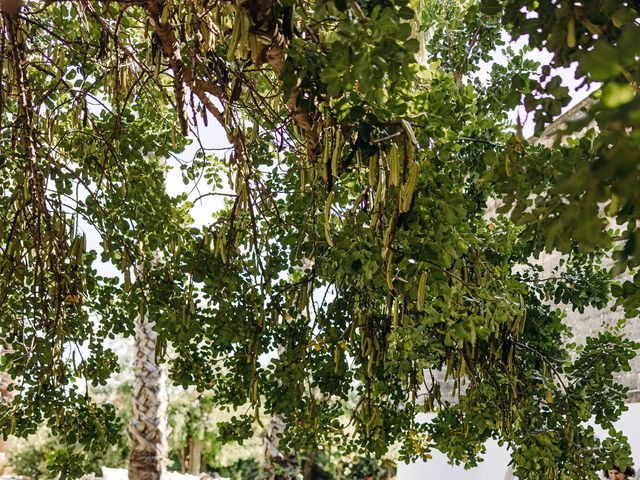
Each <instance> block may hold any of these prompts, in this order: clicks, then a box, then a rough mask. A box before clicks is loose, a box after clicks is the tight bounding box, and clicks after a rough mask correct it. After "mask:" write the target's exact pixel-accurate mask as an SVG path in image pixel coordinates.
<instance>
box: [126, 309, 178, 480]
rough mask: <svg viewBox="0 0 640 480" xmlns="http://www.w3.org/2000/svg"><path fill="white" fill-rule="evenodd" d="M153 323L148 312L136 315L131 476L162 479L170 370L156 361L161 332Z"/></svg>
mask: <svg viewBox="0 0 640 480" xmlns="http://www.w3.org/2000/svg"><path fill="white" fill-rule="evenodd" d="M153 327H154V322H151V321H150V320H149V316H148V314H146V313H145V314H144V315H139V316H138V318H137V319H136V335H135V350H136V353H135V363H134V374H135V380H134V384H133V416H132V418H131V422H130V423H129V438H130V441H131V453H130V454H129V479H130V480H160V477H161V476H162V474H163V473H164V472H165V470H166V463H167V455H168V450H169V447H168V441H167V404H168V397H167V373H166V369H165V368H164V367H163V366H162V365H159V364H158V362H157V361H156V343H157V338H158V334H157V333H156V332H155V331H154V330H153Z"/></svg>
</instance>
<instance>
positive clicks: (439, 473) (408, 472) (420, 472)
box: [397, 403, 640, 480]
mask: <svg viewBox="0 0 640 480" xmlns="http://www.w3.org/2000/svg"><path fill="white" fill-rule="evenodd" d="M627 406H628V407H629V410H628V411H626V412H624V413H623V414H622V417H621V418H620V420H619V421H618V422H616V424H615V427H616V429H618V430H620V431H622V432H623V433H624V434H625V435H626V436H627V437H628V438H629V443H630V444H631V452H632V455H633V460H634V462H635V465H636V467H638V466H640V403H630V404H628V405H627ZM420 417H421V418H420V420H421V421H422V420H423V421H429V419H431V418H433V415H421V416H420ZM594 429H595V431H596V435H597V436H598V437H600V438H606V436H607V433H606V432H605V431H603V430H602V429H601V428H598V427H597V426H595V427H594ZM486 447H487V452H486V453H485V455H484V459H485V460H484V462H482V463H480V464H479V465H478V466H477V467H476V468H473V469H471V470H465V469H464V467H462V466H454V465H449V464H448V463H447V457H446V456H445V455H444V454H442V453H440V452H438V451H434V452H432V454H433V458H432V459H430V460H428V461H427V462H422V461H418V462H415V463H411V464H404V463H399V464H398V474H397V480H432V479H433V480H440V479H455V480H503V479H505V480H508V479H510V478H511V477H510V476H509V475H508V471H509V467H508V464H509V460H510V458H509V453H508V452H507V449H506V447H499V446H498V444H497V442H495V441H494V440H490V441H489V442H487V445H486Z"/></svg>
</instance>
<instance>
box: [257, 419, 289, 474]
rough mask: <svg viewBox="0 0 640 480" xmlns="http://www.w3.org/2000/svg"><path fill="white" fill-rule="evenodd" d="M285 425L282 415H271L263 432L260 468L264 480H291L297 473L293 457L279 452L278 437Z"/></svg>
mask: <svg viewBox="0 0 640 480" xmlns="http://www.w3.org/2000/svg"><path fill="white" fill-rule="evenodd" d="M285 428H286V423H285V421H284V417H283V416H282V415H273V416H272V417H271V420H269V423H268V424H267V427H266V429H265V432H264V457H263V463H262V466H261V470H262V478H263V479H265V480H292V479H294V478H296V473H297V472H298V462H297V461H296V458H295V456H293V455H288V454H285V453H283V452H282V451H281V450H280V435H281V434H282V432H284V429H285Z"/></svg>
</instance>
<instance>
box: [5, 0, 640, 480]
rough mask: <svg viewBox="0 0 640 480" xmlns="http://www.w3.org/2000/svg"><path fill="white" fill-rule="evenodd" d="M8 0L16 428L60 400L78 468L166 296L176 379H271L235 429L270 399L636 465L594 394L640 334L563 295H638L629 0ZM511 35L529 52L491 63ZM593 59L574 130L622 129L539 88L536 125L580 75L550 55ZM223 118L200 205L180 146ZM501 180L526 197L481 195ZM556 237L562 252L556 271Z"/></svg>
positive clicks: (202, 167)
mask: <svg viewBox="0 0 640 480" xmlns="http://www.w3.org/2000/svg"><path fill="white" fill-rule="evenodd" d="M0 6H1V7H2V17H1V18H2V24H1V28H2V38H1V41H2V43H1V44H0V56H1V57H2V64H1V71H0V75H1V76H0V80H1V81H0V84H1V91H0V95H1V99H0V100H1V101H0V144H1V145H2V150H1V151H2V152H3V153H2V157H1V158H0V171H1V172H2V177H1V180H0V182H1V183H0V187H1V192H2V195H0V215H1V216H2V222H1V223H0V229H1V230H0V236H1V238H2V242H1V244H0V253H1V257H0V279H1V280H0V282H1V285H2V288H1V290H0V305H1V307H2V309H1V310H0V311H1V313H0V331H1V332H2V333H1V339H2V342H3V343H4V344H5V349H6V352H5V354H4V356H3V357H4V358H3V365H4V368H5V369H6V370H7V371H9V372H10V373H11V374H12V376H13V377H14V378H15V385H14V389H15V391H16V392H17V395H16V396H15V398H14V399H13V401H12V403H11V404H6V405H2V415H1V416H0V428H2V431H3V432H4V433H5V434H9V433H12V434H19V435H27V434H29V433H30V432H33V431H35V429H36V427H37V425H38V424H40V423H42V422H47V423H48V424H49V426H50V427H51V428H52V429H53V430H54V431H59V432H60V433H61V434H62V435H63V436H64V437H65V439H66V441H67V443H68V444H69V446H70V450H68V451H64V452H63V451H61V452H60V454H59V456H58V458H56V462H54V463H55V465H56V466H57V468H59V469H60V470H61V471H62V472H63V473H64V474H65V475H72V474H74V473H76V470H77V468H78V466H79V465H80V463H79V462H78V459H79V458H80V455H81V448H76V449H74V446H76V447H82V448H91V449H101V448H104V446H105V445H108V444H109V443H110V442H111V441H112V439H113V438H114V436H115V435H117V434H118V433H119V428H118V425H117V422H115V416H114V415H113V409H112V407H110V406H109V405H99V404H96V403H95V402H93V400H92V398H91V395H90V392H91V387H90V385H99V384H104V383H105V382H106V380H107V378H108V377H109V375H110V374H111V373H112V372H113V371H114V369H115V368H117V362H116V358H115V355H114V353H113V352H112V351H110V350H109V349H107V348H105V347H104V345H103V340H104V339H105V338H107V337H113V336H115V335H118V334H125V335H130V334H132V331H133V319H134V317H135V315H136V313H137V312H141V311H148V312H149V313H150V315H151V316H152V318H153V319H154V320H155V321H156V328H157V329H158V332H159V333H160V340H161V343H160V348H159V351H158V355H159V356H162V355H164V354H165V346H166V345H168V344H171V349H172V351H173V353H172V354H171V369H172V378H173V380H174V381H175V382H176V383H178V384H182V385H185V386H187V385H195V386H196V387H197V388H198V389H200V390H210V391H212V392H214V394H215V395H214V396H215V398H216V400H217V401H219V402H220V404H223V405H231V406H234V407H239V406H241V405H246V404H249V405H250V406H251V407H252V408H251V409H250V412H249V413H247V414H246V415H243V416H240V417H237V418H234V419H233V420H232V421H230V422H228V423H226V424H225V425H224V426H223V427H224V428H222V431H223V434H224V435H225V436H227V437H228V438H242V437H248V436H250V434H251V432H252V430H253V428H256V423H257V422H259V421H260V416H259V412H260V410H261V409H263V410H264V411H266V412H267V413H269V414H276V413H279V414H283V415H284V417H285V418H286V422H287V430H286V433H285V438H284V442H285V444H286V445H288V446H289V447H291V448H293V449H296V450H299V451H307V450H309V449H313V448H317V447H318V446H319V445H323V444H327V443H329V442H330V443H331V444H332V445H334V446H336V447H337V448H340V449H343V450H344V451H355V452H361V453H363V454H369V453H371V454H383V453H384V452H385V451H386V450H387V449H388V447H389V446H390V445H392V444H394V443H401V444H402V455H403V458H405V459H415V458H418V457H423V458H428V457H429V455H430V453H429V452H430V451H431V450H432V449H433V448H437V449H439V450H442V451H444V452H446V453H447V454H448V455H449V456H450V458H451V459H452V460H454V461H464V462H466V463H467V464H468V465H473V464H474V463H475V462H477V461H478V456H479V454H480V453H481V452H482V448H483V447H482V445H483V443H484V441H486V440H487V439H488V438H492V437H493V438H497V439H499V440H501V441H504V442H505V443H506V444H508V445H509V446H510V447H511V449H512V451H513V458H514V460H515V462H516V464H517V473H518V474H519V475H520V476H527V477H528V478H530V479H537V478H540V479H541V478H572V477H575V476H577V475H580V476H583V477H584V476H589V475H590V472H591V471H592V470H593V472H594V473H593V475H595V469H596V467H602V466H607V465H610V464H611V462H613V464H619V465H625V464H628V462H629V461H630V459H629V458H628V456H629V452H628V446H627V445H626V441H625V439H624V438H621V436H620V435H617V434H615V433H613V432H612V435H611V437H610V438H609V439H607V440H605V441H601V440H600V439H597V438H595V434H594V431H593V428H592V427H590V426H587V425H586V424H585V422H586V421H587V420H588V419H589V418H591V417H592V416H595V419H596V422H597V423H599V424H600V425H602V426H604V427H605V428H610V427H612V422H613V421H614V420H615V419H616V418H617V417H618V416H619V414H620V412H621V411H622V410H623V409H624V401H625V399H626V389H625V388H623V387H622V386H621V385H619V384H617V383H615V382H614V381H613V374H614V373H616V372H619V371H623V370H625V369H628V368H629V361H630V360H631V359H632V358H633V356H634V355H635V351H636V350H637V348H638V345H637V344H636V343H634V342H632V341H630V340H629V339H626V338H625V337H624V336H623V335H622V334H620V332H619V331H615V330H614V331H603V332H601V333H599V334H598V335H596V336H595V337H594V338H592V339H589V340H588V341H587V343H586V345H584V346H583V347H581V348H580V349H578V351H576V352H574V354H573V355H571V353H572V352H571V349H570V348H569V346H567V343H566V339H567V337H568V335H569V331H568V328H567V326H566V325H565V323H564V322H563V314H562V313H561V311H560V310H559V309H558V308H557V307H555V306H552V305H551V304H550V302H549V299H553V300H554V301H555V302H557V303H564V304H568V305H569V306H571V308H574V309H578V310H580V309H584V308H585V307H586V306H596V307H599V308H604V307H606V306H607V303H608V300H609V293H610V289H611V292H612V293H613V294H614V295H615V296H616V298H617V303H618V304H619V305H620V306H622V307H623V308H624V310H625V312H626V314H627V316H628V317H630V318H632V317H634V316H636V315H637V309H638V305H640V303H639V302H640V293H639V292H640V274H638V273H637V265H638V260H639V259H640V255H639V254H638V251H639V250H638V248H640V247H638V245H640V241H638V234H637V220H638V211H639V210H638V208H639V207H640V205H639V200H638V195H637V188H636V187H635V186H636V185H637V183H638V175H639V174H638V172H639V170H638V156H637V152H638V151H640V150H638V145H637V142H638V121H639V120H638V119H639V118H640V117H639V116H638V109H639V106H638V105H639V104H638V102H639V101H640V100H638V97H637V76H638V67H637V65H638V63H637V55H638V48H640V47H639V46H640V41H638V34H639V32H640V26H639V25H638V17H639V15H638V11H637V10H636V9H634V7H633V5H632V2H620V1H610V0H605V1H598V2H589V3H588V5H586V4H584V5H583V4H577V3H575V4H574V3H570V2H556V1H536V2H530V1H524V0H518V1H510V0H504V1H497V0H492V1H487V0H483V1H479V2H472V1H470V2H432V1H429V0H424V1H408V0H370V1H364V0H350V1H347V0H329V1H327V0H314V1H309V2H298V1H292V0H281V1H276V0H239V1H233V2H229V1H221V0H192V1H186V2H173V1H169V0H165V1H160V0H145V1H135V0H133V1H126V0H112V1H105V2H91V1H86V0H78V1H57V0H52V1H35V0H34V1H27V2H25V3H24V5H22V4H21V2H16V1H10V0H2V2H0ZM520 35H528V43H529V44H530V46H532V47H537V48H546V49H548V50H549V51H551V52H552V53H553V59H552V60H551V62H550V64H549V65H546V66H544V67H543V78H540V79H538V78H537V76H536V74H535V72H536V69H537V65H536V64H535V63H534V62H532V61H530V60H527V59H526V58H525V56H524V54H523V53H522V52H514V51H513V49H512V48H511V47H510V46H509V45H508V44H507V42H506V40H505V39H506V38H510V37H511V38H517V37H518V36H520ZM496 50H503V51H504V53H505V55H506V58H507V62H506V65H502V64H494V65H493V66H492V67H491V70H490V73H489V75H488V80H481V79H480V77H479V75H478V71H479V70H480V69H481V68H482V66H483V64H485V63H488V62H490V61H491V59H492V56H493V55H495V52H496ZM573 62H577V64H578V70H577V75H579V76H580V77H581V78H584V81H585V82H586V83H588V84H591V83H593V82H601V83H602V88H601V89H600V90H599V91H598V93H597V94H596V95H595V99H594V101H593V102H592V103H591V104H590V106H589V109H588V111H587V112H585V117H584V120H582V121H581V122H578V123H576V124H572V125H570V126H569V130H568V132H565V133H570V132H571V131H577V130H579V129H581V128H583V127H585V126H587V125H590V122H592V121H595V122H596V123H597V125H598V127H599V128H598V129H597V130H590V131H588V132H587V133H585V134H584V135H582V136H581V137H580V138H579V139H576V140H572V141H570V142H569V144H568V145H565V146H557V147H555V148H552V149H547V148H545V147H542V146H538V145H532V144H529V143H528V142H527V141H526V140H525V139H524V138H523V135H522V126H521V125H520V124H516V125H515V126H512V125H510V124H509V121H508V112H509V111H510V110H512V109H513V108H515V107H516V106H518V105H520V104H521V103H524V105H525V107H526V108H527V110H528V111H532V112H535V119H536V122H537V128H538V130H537V131H538V133H540V132H541V129H542V128H543V127H544V125H545V124H546V123H548V122H549V121H550V120H551V119H552V118H553V116H554V115H556V114H558V113H560V111H561V108H562V107H563V106H564V105H566V104H567V102H568V101H569V91H568V90H567V89H566V87H563V86H562V85H561V79H560V78H559V77H553V75H554V74H553V72H554V70H553V69H554V68H556V67H561V66H568V65H571V64H572V63H573ZM551 77H553V78H551ZM209 122H218V123H219V124H220V125H221V126H223V127H224V131H225V132H226V135H227V139H228V142H229V144H230V149H229V152H228V153H227V154H225V155H217V154H216V152H213V151H210V150H207V149H205V148H204V147H202V148H200V149H199V150H198V152H197V154H196V156H195V158H193V160H192V161H191V162H189V163H188V164H187V165H185V166H184V168H183V174H184V176H185V179H186V180H187V181H188V180H195V179H200V181H202V182H206V183H208V184H210V186H211V188H214V189H215V188H219V187H220V186H221V185H222V184H223V183H224V181H228V182H229V183H230V184H231V186H232V188H233V190H234V192H235V194H234V195H233V196H231V197H230V198H229V200H228V202H227V203H226V205H225V207H224V208H223V209H222V210H221V211H219V212H216V213H215V215H214V217H213V220H212V222H211V224H210V225H207V226H206V227H204V228H202V229H195V228H193V227H191V225H190V223H191V222H190V217H189V206H190V205H189V203H188V202H187V201H186V195H183V196H177V197H171V196H170V195H168V194H167V193H166V189H165V173H166V170H167V167H166V164H165V160H167V159H169V158H171V157H174V156H176V155H179V154H180V152H182V151H183V149H184V148H185V146H186V145H187V143H189V142H190V141H191V140H190V139H191V138H192V139H195V141H196V142H198V141H199V140H200V138H201V136H202V135H204V134H205V133H204V132H205V131H206V129H205V130H202V128H203V127H206V125H208V123H209ZM225 179H226V180H225ZM493 201H497V202H499V204H500V205H501V207H500V210H499V211H501V212H502V214H495V215H492V216H488V215H487V214H486V212H487V205H488V203H491V202H493ZM603 204H605V212H606V214H607V215H608V216H609V217H610V218H612V219H613V220H615V221H617V222H618V226H619V227H618V228H619V230H620V232H619V231H617V230H615V229H614V228H612V229H608V228H605V227H606V225H607V223H606V222H607V219H606V218H605V216H604V214H602V212H601V209H600V206H601V205H603ZM83 230H86V231H91V232H94V231H95V232H97V233H98V235H99V238H100V248H99V252H98V251H97V250H98V249H97V248H87V241H86V237H85V235H84V234H83ZM545 249H546V250H548V251H551V250H553V249H557V250H559V251H561V252H562V253H564V254H566V255H567V257H566V263H565V265H564V266H562V268H560V269H559V271H558V272H556V274H554V275H552V276H551V277H550V278H543V277H542V275H541V272H540V267H539V266H538V265H537V264H536V261H535V258H536V257H537V256H538V255H539V254H540V253H542V252H543V251H544V250H545ZM156 252H162V254H163V256H164V261H163V262H162V264H161V265H155V266H154V267H153V268H152V265H151V259H152V256H153V255H154V253H156ZM611 254H612V255H613V256H614V258H615V259H616V268H614V269H613V270H611V271H610V270H608V269H606V268H605V267H603V266H602V259H603V258H604V257H605V256H607V255H611ZM99 257H100V259H99ZM100 261H102V262H107V263H111V264H113V265H115V266H117V267H118V268H119V269H120V271H121V274H120V275H119V276H117V277H114V278H109V277H107V276H105V275H104V274H102V273H101V270H100V263H101V262H100ZM621 272H626V273H629V274H630V275H631V276H630V277H629V278H630V280H627V281H625V282H624V283H622V284H617V283H612V278H613V276H614V275H615V274H618V273H621ZM274 352H278V355H277V356H275V357H274ZM437 372H445V374H446V376H447V377H448V378H452V379H453V380H454V383H455V390H456V397H457V401H456V402H449V401H447V400H445V399H443V396H442V394H441V392H440V385H441V384H440V383H439V382H438V381H437ZM423 410H426V411H434V412H436V413H437V416H436V419H435V420H434V421H433V422H432V423H431V424H429V425H424V424H420V423H418V422H417V421H416V414H417V413H418V412H419V411H423ZM74 468H75V469H76V470H74ZM594 478H595V477H594Z"/></svg>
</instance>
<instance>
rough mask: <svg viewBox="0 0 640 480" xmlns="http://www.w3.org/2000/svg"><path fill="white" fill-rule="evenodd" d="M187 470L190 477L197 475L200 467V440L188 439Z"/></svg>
mask: <svg viewBox="0 0 640 480" xmlns="http://www.w3.org/2000/svg"><path fill="white" fill-rule="evenodd" d="M188 448H189V460H188V462H189V469H188V473H190V474H191V475H199V474H200V470H201V465H202V440H200V439H199V438H190V439H189V445H188Z"/></svg>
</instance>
